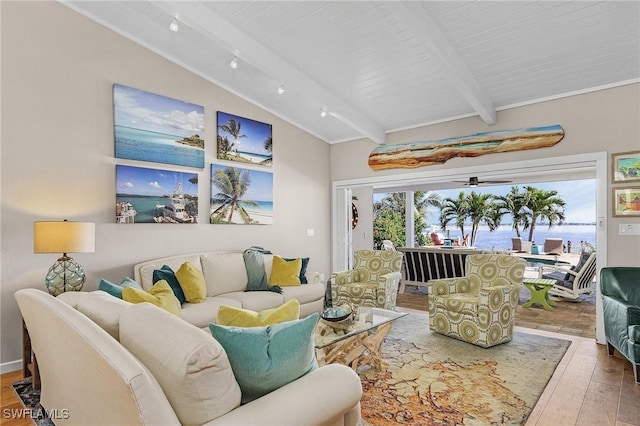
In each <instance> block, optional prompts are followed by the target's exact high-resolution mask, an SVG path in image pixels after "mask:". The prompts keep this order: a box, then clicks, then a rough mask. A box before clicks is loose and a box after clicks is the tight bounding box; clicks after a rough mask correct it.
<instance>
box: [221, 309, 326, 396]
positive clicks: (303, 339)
mask: <svg viewBox="0 0 640 426" xmlns="http://www.w3.org/2000/svg"><path fill="white" fill-rule="evenodd" d="M318 318H319V315H318V313H313V314H312V315H310V316H308V317H306V318H304V319H301V320H296V321H287V322H282V323H279V324H274V325H269V326H266V327H230V326H229V327H227V326H222V325H217V324H213V323H211V324H209V329H210V330H211V334H212V335H213V337H214V338H215V339H216V340H217V341H218V342H219V343H220V344H221V345H222V347H223V348H224V350H225V352H226V353H227V356H228V357H229V362H230V363H231V368H232V369H233V374H234V375H235V377H236V380H237V381H238V384H239V385H240V389H241V390H242V403H243V404H244V403H247V402H250V401H253V400H254V399H257V398H260V397H261V396H263V395H266V394H268V393H269V392H272V391H274V390H276V389H278V388H280V387H282V386H284V385H286V384H287V383H290V382H292V381H294V380H296V379H298V378H300V377H302V376H304V375H305V374H307V373H309V372H311V371H313V370H315V369H316V368H318V363H317V361H316V355H315V348H314V340H313V335H314V333H313V332H314V329H315V327H316V323H317V322H318Z"/></svg>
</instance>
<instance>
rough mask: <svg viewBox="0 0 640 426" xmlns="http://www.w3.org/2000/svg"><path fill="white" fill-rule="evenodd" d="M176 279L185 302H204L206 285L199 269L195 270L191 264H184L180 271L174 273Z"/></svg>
mask: <svg viewBox="0 0 640 426" xmlns="http://www.w3.org/2000/svg"><path fill="white" fill-rule="evenodd" d="M176 278H177V279H178V283H180V287H182V291H183V292H184V297H185V299H187V302H189V303H201V302H204V298H205V297H207V285H206V284H205V282H204V275H203V274H202V271H201V270H200V269H198V268H196V267H195V266H194V265H193V264H192V263H191V262H184V263H183V264H182V266H180V269H178V270H177V271H176Z"/></svg>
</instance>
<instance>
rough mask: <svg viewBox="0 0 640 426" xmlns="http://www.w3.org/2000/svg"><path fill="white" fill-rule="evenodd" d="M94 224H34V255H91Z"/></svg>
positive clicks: (94, 240) (60, 222) (93, 244)
mask: <svg viewBox="0 0 640 426" xmlns="http://www.w3.org/2000/svg"><path fill="white" fill-rule="evenodd" d="M95 250H96V224H95V223H93V222H68V221H66V220H65V221H58V222H34V224H33V252H34V253H93V252H94V251H95Z"/></svg>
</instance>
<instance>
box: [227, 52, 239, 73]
mask: <svg viewBox="0 0 640 426" xmlns="http://www.w3.org/2000/svg"><path fill="white" fill-rule="evenodd" d="M229 66H230V67H231V68H233V69H234V70H235V69H236V68H238V55H233V60H232V61H231V62H230V63H229Z"/></svg>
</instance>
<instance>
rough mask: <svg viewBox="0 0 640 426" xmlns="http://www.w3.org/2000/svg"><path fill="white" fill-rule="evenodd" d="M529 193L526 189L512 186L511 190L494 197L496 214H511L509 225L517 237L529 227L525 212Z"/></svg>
mask: <svg viewBox="0 0 640 426" xmlns="http://www.w3.org/2000/svg"><path fill="white" fill-rule="evenodd" d="M528 198H529V194H528V193H527V191H523V192H520V189H519V188H518V187H517V186H512V187H511V190H510V191H509V192H508V193H507V194H505V195H497V196H495V197H494V199H495V200H496V201H497V208H496V210H497V212H498V214H500V215H501V216H502V215H506V214H509V215H511V219H512V222H511V226H512V228H513V230H514V231H515V233H516V236H517V237H520V238H522V234H521V232H520V227H522V233H524V232H525V231H526V230H527V229H528V228H529V217H528V216H527V214H526V212H525V206H526V205H527V203H528Z"/></svg>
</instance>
